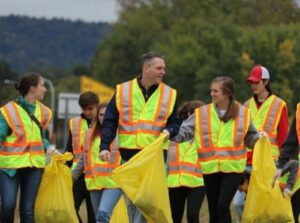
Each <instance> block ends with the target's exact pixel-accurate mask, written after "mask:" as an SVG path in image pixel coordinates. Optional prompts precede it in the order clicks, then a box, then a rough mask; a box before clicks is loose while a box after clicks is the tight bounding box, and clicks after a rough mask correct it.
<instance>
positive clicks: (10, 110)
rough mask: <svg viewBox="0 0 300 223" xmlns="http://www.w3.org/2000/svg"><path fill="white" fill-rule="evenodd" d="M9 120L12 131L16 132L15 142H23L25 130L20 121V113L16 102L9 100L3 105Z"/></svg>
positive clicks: (24, 141) (24, 140)
mask: <svg viewBox="0 0 300 223" xmlns="http://www.w3.org/2000/svg"><path fill="white" fill-rule="evenodd" d="M3 109H4V110H5V113H6V115H7V118H8V120H9V122H10V123H11V124H10V125H9V126H10V127H11V128H12V130H13V131H14V133H15V134H16V141H17V142H16V143H18V144H20V145H21V144H25V143H26V131H25V127H24V124H23V122H22V121H21V117H20V114H19V112H18V108H17V105H16V103H14V102H11V103H8V104H7V105H5V106H4V107H3Z"/></svg>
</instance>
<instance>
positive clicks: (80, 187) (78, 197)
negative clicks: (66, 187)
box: [73, 174, 96, 223]
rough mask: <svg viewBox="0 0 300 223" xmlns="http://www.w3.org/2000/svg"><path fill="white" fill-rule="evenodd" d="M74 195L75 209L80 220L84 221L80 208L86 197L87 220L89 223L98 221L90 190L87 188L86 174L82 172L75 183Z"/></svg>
mask: <svg viewBox="0 0 300 223" xmlns="http://www.w3.org/2000/svg"><path fill="white" fill-rule="evenodd" d="M73 195H74V203H75V210H76V214H77V216H78V220H79V222H80V223H82V220H81V218H80V216H79V209H80V205H81V203H82V201H83V200H84V199H85V202H86V209H87V210H86V211H87V218H88V219H87V220H88V221H87V222H88V223H96V217H95V214H94V211H93V206H92V202H91V197H90V192H89V191H88V190H87V189H86V185H85V181H84V174H82V175H81V176H80V177H79V178H78V179H77V180H76V181H75V182H74V184H73ZM84 222H85V221H84Z"/></svg>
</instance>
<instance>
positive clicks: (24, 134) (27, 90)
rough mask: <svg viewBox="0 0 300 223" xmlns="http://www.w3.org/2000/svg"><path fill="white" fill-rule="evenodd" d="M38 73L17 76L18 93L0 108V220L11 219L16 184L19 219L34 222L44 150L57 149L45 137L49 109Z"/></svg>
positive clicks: (14, 203)
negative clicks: (14, 98) (18, 78)
mask: <svg viewBox="0 0 300 223" xmlns="http://www.w3.org/2000/svg"><path fill="white" fill-rule="evenodd" d="M44 83H45V82H44V79H43V78H42V76H41V75H39V74H34V73H30V74H27V75H24V76H22V77H21V79H20V81H19V82H17V83H16V85H15V87H16V89H17V90H18V91H19V93H20V96H19V97H18V99H17V100H14V101H11V102H9V103H7V104H5V105H4V106H3V107H1V109H0V184H1V185H0V197H1V219H0V221H1V222H3V223H4V222H5V223H13V222H14V212H15V207H16V200H17V192H18V189H19V187H20V219H21V222H34V204H35V198H36V194H37V191H38V188H39V184H40V181H41V177H42V173H43V168H44V167H45V163H46V157H45V149H47V153H48V152H49V153H53V152H57V150H56V149H55V147H54V146H53V145H50V143H49V142H48V140H47V139H46V128H47V126H48V124H49V122H50V120H51V116H52V113H51V110H50V109H49V108H48V107H46V106H45V105H43V104H42V103H41V102H40V100H42V99H43V98H44V94H45V92H46V88H45V85H44Z"/></svg>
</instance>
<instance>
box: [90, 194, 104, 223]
mask: <svg viewBox="0 0 300 223" xmlns="http://www.w3.org/2000/svg"><path fill="white" fill-rule="evenodd" d="M102 192H103V190H92V191H90V197H91V202H92V206H93V210H94V213H95V219H96V215H97V211H98V208H99V205H100V200H101V197H102Z"/></svg>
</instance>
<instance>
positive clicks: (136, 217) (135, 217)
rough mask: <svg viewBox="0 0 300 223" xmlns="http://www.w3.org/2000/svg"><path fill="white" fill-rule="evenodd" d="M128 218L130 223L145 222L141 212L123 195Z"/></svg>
mask: <svg viewBox="0 0 300 223" xmlns="http://www.w3.org/2000/svg"><path fill="white" fill-rule="evenodd" d="M125 201H126V206H127V212H128V218H129V222H130V223H147V221H146V219H145V217H144V216H143V214H142V212H141V211H140V210H139V209H138V208H137V207H136V206H135V205H134V204H133V203H132V201H131V200H130V199H129V198H128V197H127V196H125Z"/></svg>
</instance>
